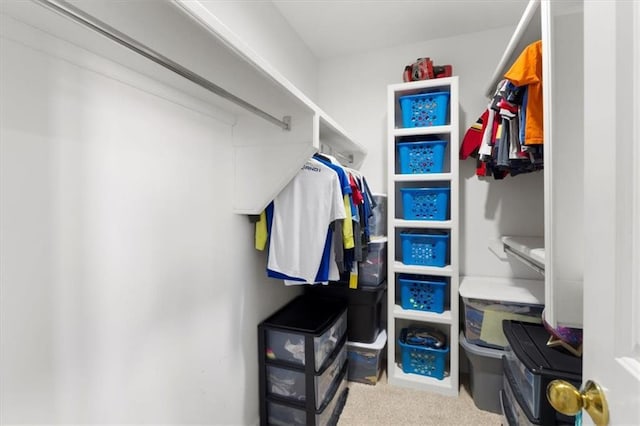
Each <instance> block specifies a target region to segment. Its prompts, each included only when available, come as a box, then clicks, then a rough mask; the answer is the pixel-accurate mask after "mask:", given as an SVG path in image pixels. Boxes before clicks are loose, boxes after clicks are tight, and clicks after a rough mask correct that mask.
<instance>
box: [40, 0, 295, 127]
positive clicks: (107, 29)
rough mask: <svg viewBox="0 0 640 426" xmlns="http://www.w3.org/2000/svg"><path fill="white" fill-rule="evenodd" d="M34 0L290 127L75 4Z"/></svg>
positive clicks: (233, 100)
mask: <svg viewBox="0 0 640 426" xmlns="http://www.w3.org/2000/svg"><path fill="white" fill-rule="evenodd" d="M33 1H34V2H36V3H38V4H40V5H42V6H44V7H46V8H48V9H50V10H53V11H54V12H57V13H59V14H60V15H63V16H65V17H67V18H70V19H72V20H74V21H76V22H78V23H80V24H82V25H84V26H86V27H88V28H90V29H92V30H94V31H96V32H98V33H100V34H102V35H103V36H105V37H107V38H109V39H111V40H113V41H115V42H116V43H119V44H120V45H122V46H124V47H126V48H128V49H130V50H132V51H134V52H136V53H138V54H139V55H142V56H144V57H145V58H147V59H150V60H152V61H153V62H155V63H156V64H158V65H161V66H163V67H165V68H167V69H169V70H171V71H173V72H174V73H176V74H178V75H180V76H182V77H184V78H186V79H187V80H189V81H192V82H193V83H195V84H197V85H198V86H200V87H202V88H204V89H206V90H208V91H210V92H212V93H214V94H216V95H218V96H220V97H222V98H224V99H227V100H229V101H231V102H233V103H234V104H236V105H238V106H240V107H242V108H244V109H246V110H247V111H250V112H252V113H254V114H256V115H258V116H260V117H262V118H264V119H265V120H267V121H269V122H271V123H273V124H275V125H276V126H278V127H281V128H282V129H284V130H291V117H289V116H286V117H284V118H283V119H282V120H280V119H278V118H276V117H274V116H273V115H271V114H269V113H267V112H265V111H263V110H261V109H260V108H258V107H256V106H254V105H252V104H250V103H249V102H247V101H245V100H244V99H241V98H239V97H237V96H236V95H234V94H232V93H229V92H227V91H226V90H225V89H223V88H222V87H220V86H218V85H217V84H214V83H212V82H211V81H209V80H207V79H206V78H204V77H201V76H200V75H198V74H196V73H195V72H193V71H191V70H189V69H188V68H185V67H183V66H182V65H180V64H178V63H177V62H174V61H172V60H171V59H169V58H167V57H166V56H164V55H162V54H160V53H158V52H156V51H155V50H153V49H150V48H149V47H147V46H145V45H144V44H142V43H139V42H138V41H136V40H134V39H132V38H131V37H129V36H127V35H126V34H124V33H122V32H120V31H118V30H117V29H115V28H113V27H111V26H110V25H108V24H106V23H104V22H102V21H100V20H99V19H97V18H95V17H93V16H91V15H89V14H87V13H85V12H83V11H82V10H80V9H78V8H76V7H74V6H73V5H71V4H69V3H67V2H65V1H63V0H33Z"/></svg>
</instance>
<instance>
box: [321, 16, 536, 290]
mask: <svg viewBox="0 0 640 426" xmlns="http://www.w3.org/2000/svg"><path fill="white" fill-rule="evenodd" d="M512 33H513V27H507V28H502V29H497V30H490V31H485V32H481V33H475V34H466V35H461V36H457V37H451V38H445V39H439V40H431V41H425V42H420V43H415V44H411V45H406V46H396V47H393V48H389V49H384V50H379V51H373V52H370V53H366V54H362V55H357V56H350V57H339V58H333V59H329V60H325V61H322V62H321V63H320V72H319V84H318V93H319V101H318V102H319V105H320V106H321V107H322V108H323V109H324V110H325V111H326V112H327V113H328V114H329V115H330V116H332V117H333V118H334V119H335V120H336V121H337V122H339V123H341V124H342V126H343V127H344V128H345V130H346V131H347V132H348V133H349V134H351V135H352V137H353V138H354V139H355V140H357V141H358V142H360V143H362V144H363V145H365V146H366V147H367V148H368V150H369V155H368V156H367V159H366V160H365V163H364V165H363V167H362V171H363V172H364V174H365V175H366V176H367V178H368V180H369V183H370V186H371V187H372V189H373V190H374V191H378V192H386V191H387V188H386V186H387V185H386V164H387V160H386V158H387V157H386V153H387V140H386V111H387V99H386V96H387V95H386V90H387V85H388V84H393V83H400V82H402V71H403V69H404V66H405V65H407V64H410V63H412V62H413V61H415V60H416V58H419V57H425V56H428V57H430V58H432V59H433V60H434V62H435V63H436V64H451V65H453V70H454V74H455V75H458V76H459V77H460V121H461V126H460V136H461V138H462V136H463V135H464V133H465V131H466V129H467V128H468V127H469V126H470V125H471V124H472V123H473V122H475V120H476V119H477V118H478V117H479V116H480V114H482V112H483V110H484V108H486V104H487V98H485V96H484V91H485V89H486V85H487V84H488V81H489V79H490V78H491V74H492V72H493V71H494V69H495V66H496V65H497V62H498V60H499V58H500V55H501V54H502V52H503V50H504V47H505V46H506V44H507V42H508V40H509V38H510V37H511V34H512ZM455 151H456V149H454V152H455ZM474 173H475V161H474V160H472V159H469V160H467V161H463V162H461V165H460V174H461V185H460V197H461V198H460V206H461V216H460V224H461V225H460V226H461V233H460V235H461V256H460V261H461V272H462V273H463V274H468V275H485V276H491V275H497V276H510V275H514V274H515V275H518V276H523V277H532V278H540V277H539V276H537V275H535V273H533V272H532V271H530V270H528V269H526V267H523V266H522V265H520V264H519V263H518V262H502V261H499V260H498V258H497V257H496V256H494V255H493V254H492V253H490V252H489V251H488V249H487V246H488V242H489V241H490V240H493V239H496V238H498V237H499V236H500V235H506V234H511V235H543V227H544V221H543V176H542V173H536V174H534V175H521V176H517V177H515V178H511V177H508V178H506V179H505V180H504V181H494V180H493V178H490V179H486V178H485V179H484V180H479V179H478V178H477V177H476V176H475V175H474ZM389 210H390V211H393V210H392V209H389ZM510 263H511V265H510Z"/></svg>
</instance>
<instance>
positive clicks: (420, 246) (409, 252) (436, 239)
mask: <svg viewBox="0 0 640 426" xmlns="http://www.w3.org/2000/svg"><path fill="white" fill-rule="evenodd" d="M400 241H401V243H402V263H404V264H405V265H421V266H440V267H442V266H445V265H446V264H447V251H448V247H449V235H448V234H417V233H401V234H400Z"/></svg>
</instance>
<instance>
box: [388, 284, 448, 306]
mask: <svg viewBox="0 0 640 426" xmlns="http://www.w3.org/2000/svg"><path fill="white" fill-rule="evenodd" d="M398 282H399V283H400V301H401V303H402V308H403V309H411V310H416V311H426V312H436V313H438V314H441V313H443V312H444V300H445V290H446V288H447V282H446V280H435V279H426V278H422V277H408V276H407V277H401V278H399V279H398Z"/></svg>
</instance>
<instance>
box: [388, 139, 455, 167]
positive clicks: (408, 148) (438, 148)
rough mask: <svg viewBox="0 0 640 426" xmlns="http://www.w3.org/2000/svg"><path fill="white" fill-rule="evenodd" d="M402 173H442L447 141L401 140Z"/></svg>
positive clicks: (399, 145)
mask: <svg viewBox="0 0 640 426" xmlns="http://www.w3.org/2000/svg"><path fill="white" fill-rule="evenodd" d="M396 146H397V148H398V158H399V160H400V174H403V175H412V174H424V173H442V169H443V165H444V150H445V148H446V146H447V141H441V140H437V141H423V142H399V143H398V144H397V145H396Z"/></svg>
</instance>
